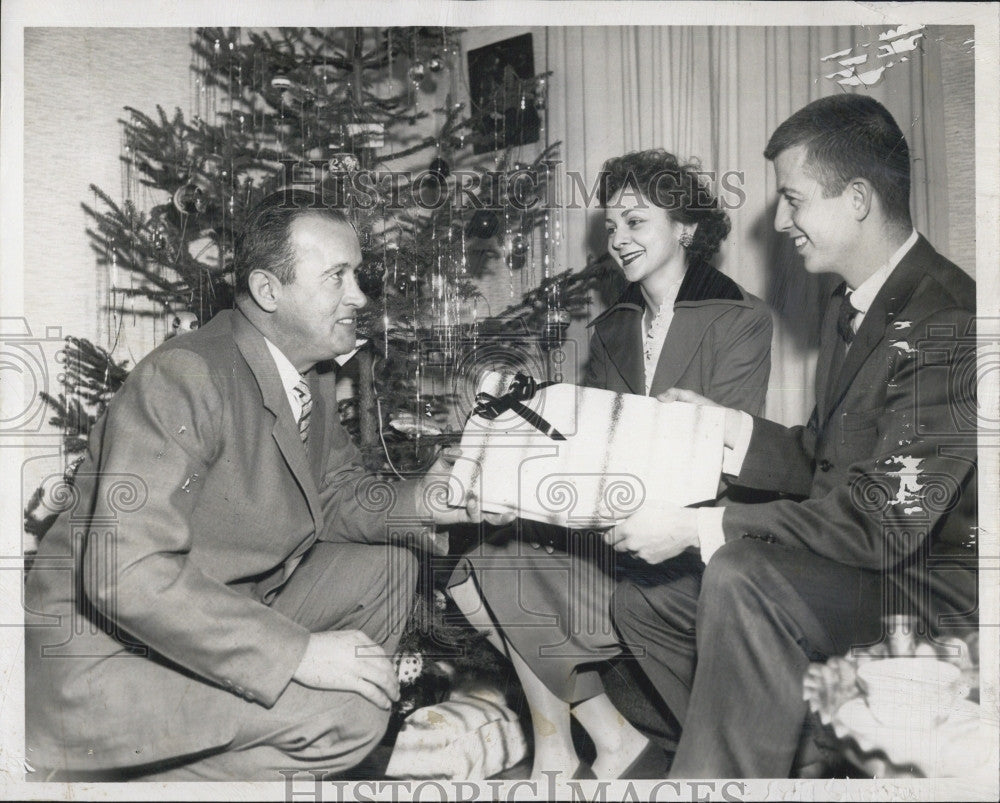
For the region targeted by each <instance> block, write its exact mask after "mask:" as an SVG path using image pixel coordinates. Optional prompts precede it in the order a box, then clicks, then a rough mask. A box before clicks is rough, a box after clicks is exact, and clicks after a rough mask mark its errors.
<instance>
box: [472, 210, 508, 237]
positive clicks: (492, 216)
mask: <svg viewBox="0 0 1000 803" xmlns="http://www.w3.org/2000/svg"><path fill="white" fill-rule="evenodd" d="M498 231H500V216H499V215H497V213H496V212H490V211H487V210H486V209H480V210H478V211H477V212H476V213H475V214H474V215H473V216H472V219H471V220H470V221H469V225H468V227H467V228H466V230H465V233H466V234H467V235H468V236H469V237H478V238H479V239H480V240H488V239H490V238H491V237H494V236H496V233H497V232H498Z"/></svg>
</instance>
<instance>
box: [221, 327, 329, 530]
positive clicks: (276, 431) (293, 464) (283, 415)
mask: <svg viewBox="0 0 1000 803" xmlns="http://www.w3.org/2000/svg"><path fill="white" fill-rule="evenodd" d="M233 337H234V339H235V340H236V345H237V346H238V347H239V349H240V351H241V352H242V354H243V357H244V359H245V360H246V362H247V365H248V366H249V367H250V371H251V372H252V373H253V375H254V379H256V381H257V386H258V387H259V388H260V394H261V399H262V401H263V403H264V407H265V408H267V409H268V410H269V411H270V412H271V413H272V414H273V415H274V426H273V427H272V429H271V435H272V437H273V438H274V442H275V443H276V444H277V446H278V450H279V451H280V452H281V456H282V457H283V458H284V460H285V463H286V464H287V465H288V469H289V471H291V472H292V475H293V476H294V477H295V480H296V482H297V483H298V484H299V487H300V488H301V489H302V493H303V495H304V496H305V498H306V503H307V504H308V505H309V512H310V514H311V515H312V518H313V521H314V523H315V525H316V528H317V530H318V529H319V527H320V526H321V523H322V507H321V505H320V500H319V491H318V490H317V488H316V482H315V480H314V479H313V475H312V472H311V471H310V470H309V461H308V459H307V457H306V450H305V449H303V448H302V439H301V438H300V437H299V427H298V422H297V421H295V420H294V419H293V417H292V408H291V407H290V406H289V404H288V397H287V396H286V395H285V389H284V387H282V385H281V379H280V377H279V376H278V369H277V367H276V366H275V364H274V358H273V357H271V353H270V352H269V351H268V349H267V344H266V343H265V342H264V336H263V335H262V334H261V333H260V332H259V331H258V330H257V328H256V327H255V326H254V325H253V324H252V323H250V321H249V320H247V318H246V316H244V315H243V313H241V312H239V311H238V310H236V311H234V312H233ZM313 404H314V405H315V401H314V402H313ZM313 415H315V406H314V413H313ZM316 421H319V419H318V418H317V419H316ZM320 428H321V427H317V429H320ZM310 435H311V430H310ZM247 436H248V437H253V433H247Z"/></svg>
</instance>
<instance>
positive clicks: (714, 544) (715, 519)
mask: <svg viewBox="0 0 1000 803" xmlns="http://www.w3.org/2000/svg"><path fill="white" fill-rule="evenodd" d="M916 243H917V230H916V229H914V230H913V231H911V232H910V236H909V237H907V238H906V242H904V243H903V244H902V245H901V246H900V247H899V248H897V249H896V251H895V252H894V253H893V255H892V256H891V257H889V261H888V262H886V263H885V264H884V265H883V266H882V267H880V268H879V269H878V270H876V271H875V272H874V273H873V274H872V275H871V276H869V277H868V278H867V279H865V280H864V281H863V282H862V283H861V284H860V285H859V286H858V289H857V290H851V289H850V288H848V290H847V292H848V294H849V295H850V298H851V306H853V307H854V309H856V310H857V311H858V314H857V315H855V316H854V320H852V321H851V328H852V329H854V332H855V333H857V331H858V329H859V328H861V323H862V321H864V319H865V315H867V314H868V310H869V308H870V307H871V305H872V302H873V301H874V300H875V296H877V295H878V292H879V290H881V289H882V286H883V285H884V284H885V283H886V280H887V279H888V278H889V276H890V274H892V272H893V271H894V270H895V269H896V266H897V265H899V263H900V262H901V261H902V260H903V257H904V256H906V254H907V253H908V252H909V250H910V249H911V248H913V246H914V245H916ZM848 348H850V344H848ZM752 435H753V418H751V417H750V415H748V414H747V413H744V412H741V413H740V432H739V435H738V436H737V438H736V443H735V444H733V448H732V449H731V450H730V449H726V450H725V453H724V457H723V461H722V472H723V473H724V474H730V475H732V476H734V477H735V476H737V475H738V474H739V473H740V469H742V468H743V460H744V459H745V458H746V455H747V449H748V448H749V446H750V438H751V436H752ZM725 512H726V509H725V508H724V507H700V508H698V521H697V526H698V541H699V543H700V548H701V559H702V560H703V561H705V563H708V561H709V558H711V557H712V555H714V554H715V550H717V549H718V548H719V547H721V546H722V545H723V544H724V543H725V542H726V535H725V532H724V530H723V528H722V517H723V515H724V514H725Z"/></svg>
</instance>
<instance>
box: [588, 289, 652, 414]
mask: <svg viewBox="0 0 1000 803" xmlns="http://www.w3.org/2000/svg"><path fill="white" fill-rule="evenodd" d="M643 310H645V302H644V301H643V299H642V292H641V291H640V290H639V286H638V285H630V286H629V288H628V290H627V291H626V293H625V294H624V295H623V296H622V298H621V300H620V301H619V302H618V303H616V304H615V305H614V307H612V308H610V309H608V311H607V312H606V313H604V315H602V316H601V317H600V319H599V320H598V321H597V322H596V329H597V333H598V335H599V336H600V338H601V340H602V341H603V342H604V348H605V352H606V353H607V355H608V360H609V361H610V362H611V364H612V365H614V367H615V370H616V371H618V373H619V374H620V375H621V378H622V380H624V382H625V385H626V386H627V387H628V389H629V392H630V393H637V394H639V395H640V396H642V395H644V394H645V392H646V385H645V382H644V379H645V374H644V369H643V365H642V348H643V343H642V340H643V338H642V313H643Z"/></svg>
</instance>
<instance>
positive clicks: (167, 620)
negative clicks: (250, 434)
mask: <svg viewBox="0 0 1000 803" xmlns="http://www.w3.org/2000/svg"><path fill="white" fill-rule="evenodd" d="M224 410H225V404H224V399H223V398H222V394H221V393H220V391H219V389H218V388H217V387H216V386H215V385H214V384H213V382H212V378H211V376H210V375H209V370H208V367H207V365H206V363H205V362H204V360H202V359H201V358H200V357H199V356H197V355H196V354H194V353H192V352H189V351H185V350H182V349H173V350H170V351H167V352H165V353H162V354H160V355H157V356H156V357H154V358H153V359H151V360H148V361H146V362H143V363H140V364H139V365H138V366H136V368H135V369H134V370H133V372H132V374H131V375H130V376H129V378H128V380H127V381H126V383H125V385H124V386H123V387H122V389H121V391H120V392H119V394H118V396H116V397H115V399H114V400H113V401H112V402H111V404H110V406H109V408H108V421H107V427H106V432H107V436H106V438H105V440H104V441H103V444H102V448H101V454H100V455H99V456H95V457H99V462H98V464H97V465H98V468H97V471H98V475H99V477H98V493H97V495H96V502H95V508H94V511H93V518H92V521H95V522H96V521H107V522H114V525H113V526H106V527H100V528H94V530H93V531H92V532H91V534H90V537H89V538H88V539H87V542H86V547H85V551H84V555H83V561H84V570H83V588H84V591H85V593H86V594H87V596H88V597H89V598H90V600H91V601H92V602H93V604H94V605H95V606H96V607H97V608H98V610H99V611H100V612H101V613H102V614H103V615H104V616H106V617H107V618H108V619H109V620H110V621H112V622H114V623H115V625H116V627H118V628H120V629H121V630H123V631H125V632H128V633H129V634H131V635H132V636H134V637H136V638H137V639H139V640H140V641H142V642H143V643H144V644H146V645H148V646H149V647H150V648H152V650H154V651H155V652H156V653H159V654H160V655H162V656H164V657H166V658H167V659H169V660H170V661H173V662H174V663H176V664H178V665H180V666H181V667H184V668H185V669H187V670H189V671H191V672H193V673H194V674H196V675H199V676H201V677H203V678H205V679H207V680H209V681H211V682H214V683H217V684H219V685H221V686H223V687H225V688H228V689H230V690H235V691H236V692H238V693H244V694H246V696H248V697H250V696H252V697H255V698H256V699H257V700H260V701H261V702H263V703H264V704H265V705H270V704H272V703H273V702H274V701H275V700H276V699H277V698H278V696H279V695H280V694H281V692H282V691H283V690H284V688H285V686H286V685H287V684H288V682H289V680H290V679H291V677H292V674H293V672H294V671H295V669H296V668H297V667H298V664H299V661H300V660H301V657H302V654H303V653H304V651H305V648H306V644H307V642H308V639H309V632H308V631H307V630H306V629H305V628H303V627H301V626H300V625H298V624H296V623H294V622H293V621H292V620H290V619H288V618H287V617H285V616H284V615H282V614H280V613H277V612H276V611H274V610H272V609H270V608H268V607H267V606H266V605H263V604H262V603H260V602H258V601H257V600H255V599H252V598H251V597H248V596H245V595H243V594H239V593H237V592H236V591H234V590H232V589H231V588H229V587H228V586H227V585H226V584H225V583H222V582H220V581H219V580H216V579H215V578H213V577H210V576H208V575H206V574H205V573H204V572H202V571H201V570H200V569H199V567H198V564H197V561H196V560H195V559H192V555H191V550H192V543H193V538H192V531H191V519H192V512H193V511H194V509H195V508H196V506H197V504H198V500H199V496H200V493H201V487H202V485H203V482H200V481H199V478H200V477H204V475H205V473H206V472H207V471H210V470H211V466H212V463H213V461H214V459H215V456H216V454H217V452H218V449H219V445H220V423H221V419H222V416H223V415H225V412H224Z"/></svg>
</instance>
